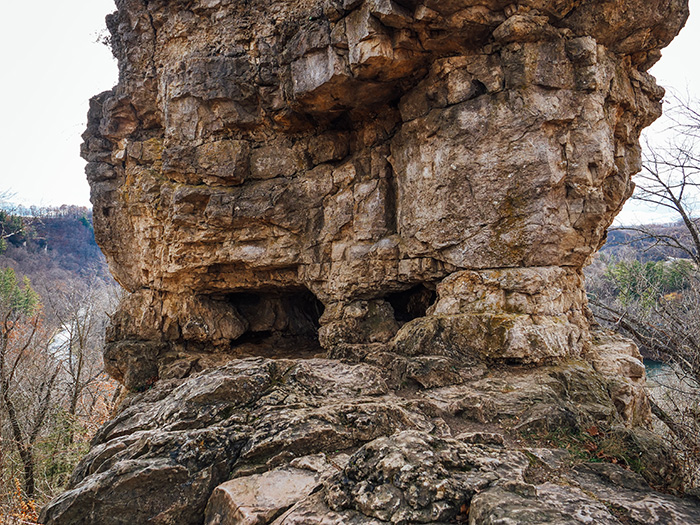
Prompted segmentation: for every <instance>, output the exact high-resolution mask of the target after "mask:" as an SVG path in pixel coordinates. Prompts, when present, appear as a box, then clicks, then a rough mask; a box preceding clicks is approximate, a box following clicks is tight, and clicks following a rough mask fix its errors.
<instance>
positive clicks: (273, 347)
mask: <svg viewBox="0 0 700 525" xmlns="http://www.w3.org/2000/svg"><path fill="white" fill-rule="evenodd" d="M226 299H227V301H228V302H229V303H230V304H231V305H232V306H233V307H235V308H236V310H238V312H239V313H240V315H241V316H242V317H243V318H245V319H246V321H247V322H248V330H247V332H246V333H245V334H243V335H242V336H241V337H239V338H238V339H236V340H235V341H233V342H232V346H233V350H234V352H235V353H236V354H241V355H255V356H265V357H279V358H282V357H297V358H298V357H312V356H315V355H319V354H321V353H323V349H322V348H321V345H320V344H319V342H318V329H319V327H320V322H319V319H320V318H321V315H322V314H323V311H324V305H323V303H322V302H321V301H319V300H318V299H317V298H316V296H315V295H314V294H313V293H311V292H310V291H309V290H307V289H303V290H294V291H291V290H290V291H287V290H284V291H271V292H255V293H249V292H243V293H232V294H228V295H227V296H226Z"/></svg>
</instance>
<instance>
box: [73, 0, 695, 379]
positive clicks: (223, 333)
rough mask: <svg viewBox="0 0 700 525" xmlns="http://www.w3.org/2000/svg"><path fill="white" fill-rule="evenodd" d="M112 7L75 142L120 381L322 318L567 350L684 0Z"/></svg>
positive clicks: (636, 164)
mask: <svg viewBox="0 0 700 525" xmlns="http://www.w3.org/2000/svg"><path fill="white" fill-rule="evenodd" d="M117 5H118V11H117V12H116V13H115V14H114V15H112V16H110V17H109V19H108V25H109V28H110V30H111V32H112V46H113V49H114V52H115V55H116V56H117V58H118V60H119V69H120V81H119V84H118V86H117V87H116V88H115V89H114V90H112V91H110V92H106V93H103V94H102V95H99V96H98V97H96V98H95V99H93V101H92V103H91V109H90V115H89V126H88V131H87V133H86V134H85V145H84V149H83V155H84V156H85V158H86V159H87V160H88V168H87V172H88V177H89V179H90V182H91V185H92V190H93V191H92V198H93V202H94V216H95V230H96V234H97V237H98V242H99V243H100V245H101V246H102V248H103V250H104V251H105V253H106V255H107V258H108V260H109V262H110V266H111V269H112V271H113V272H114V274H115V276H116V277H117V279H118V280H119V282H120V283H121V284H122V285H123V286H124V287H125V288H126V289H127V290H129V291H130V292H131V296H130V297H129V298H128V299H127V300H126V301H125V302H124V304H123V306H122V310H121V313H120V315H118V316H117V317H116V318H115V322H114V324H113V327H112V330H111V331H110V332H109V335H108V343H109V345H108V351H107V354H106V357H107V359H106V363H107V367H108V370H109V371H110V373H111V374H112V375H114V376H115V377H118V378H120V380H122V381H124V382H125V384H127V386H128V387H130V388H142V387H143V386H144V385H145V384H147V383H148V382H151V381H153V380H154V379H155V378H169V377H181V376H183V375H186V374H187V373H189V372H190V371H192V370H200V369H203V368H206V366H208V365H209V364H211V362H214V361H216V360H220V359H219V357H221V355H220V354H224V355H229V356H231V355H233V356H236V355H251V354H252V355H265V354H266V352H268V351H269V350H270V349H274V348H275V347H276V346H277V345H278V341H279V340H280V339H284V340H285V341H289V340H290V338H297V339H299V340H300V341H301V343H300V344H301V346H303V347H304V348H307V349H308V350H309V351H311V352H312V351H313V347H314V346H315V345H314V341H316V340H317V338H318V336H317V332H318V328H319V323H320V325H321V337H320V342H321V344H322V346H323V348H324V349H326V350H329V349H332V348H333V347H334V345H336V344H339V343H343V344H346V343H353V344H363V343H375V342H388V341H390V340H391V339H392V338H393V337H394V336H395V335H396V333H397V332H398V331H399V330H400V329H401V327H402V326H403V325H404V324H405V323H406V322H408V321H412V320H414V319H417V318H418V319H421V318H422V319H424V320H425V319H427V321H424V322H428V323H434V322H436V321H435V320H434V319H432V318H433V317H439V318H440V322H441V323H443V324H446V325H453V324H454V325H455V326H459V330H460V331H461V332H464V331H465V330H466V331H469V332H470V335H469V336H468V337H467V339H469V340H472V341H474V344H475V346H476V347H478V349H479V350H481V349H484V351H485V353H486V354H487V355H488V356H489V357H490V358H492V359H496V360H498V359H507V360H518V361H521V362H542V361H543V360H546V359H547V358H550V357H560V356H563V355H570V356H578V355H581V353H582V352H584V351H585V349H586V347H587V345H588V342H589V335H588V323H587V322H586V320H585V315H584V312H583V310H584V304H585V299H584V296H583V292H582V286H581V267H582V266H583V265H584V264H585V263H586V261H587V259H588V257H589V256H590V255H591V254H592V253H593V252H595V250H596V249H597V248H598V247H599V246H600V245H601V243H602V242H603V241H604V237H605V229H606V227H607V226H608V225H609V224H610V223H611V221H612V219H613V217H614V216H615V214H616V213H617V211H619V209H620V207H621V206H622V203H623V202H624V200H625V199H626V198H627V197H628V196H629V195H630V193H631V191H632V184H631V182H630V176H631V175H632V174H633V173H635V172H636V171H638V170H639V168H640V148H639V143H638V137H639V133H640V130H641V129H642V128H643V127H644V126H646V125H648V124H649V123H650V122H651V121H652V120H654V119H655V118H656V117H657V116H658V115H659V113H660V99H661V97H662V95H663V90H661V89H660V88H659V87H658V86H657V85H656V84H655V82H654V80H653V78H652V77H650V76H649V75H648V74H647V73H646V70H647V69H648V67H649V66H651V65H652V64H653V63H654V62H655V61H656V60H657V59H658V58H659V56H660V53H659V50H660V49H661V48H662V47H663V46H664V45H666V44H667V43H668V42H669V41H670V40H671V38H672V37H673V36H674V35H675V34H676V33H677V31H678V30H679V29H680V27H681V26H682V24H683V22H684V20H685V18H686V16H687V7H686V5H685V4H684V2H683V1H681V0H671V1H669V0H663V1H661V0H654V1H652V2H642V1H640V0H625V1H596V2H582V1H576V0H568V1H556V2H555V1H547V0H529V1H523V2H519V3H516V4H508V3H506V2H501V1H498V0H488V1H484V2H471V1H452V0H450V1H440V2H437V1H428V2H424V3H420V2H418V1H413V0H402V1H398V2H396V1H393V0H366V1H359V0H358V1H354V0H323V1H322V0H285V1H282V2H275V3H274V5H273V4H271V3H270V2H268V1H266V0H254V1H249V2H233V1H227V0H198V1H176V2H172V1H170V2H165V1H148V2H146V1H143V0H119V1H118V2H117ZM463 272H465V273H463ZM445 279H447V281H446V282H444V283H443V280H445ZM482 281H483V282H482ZM436 288H437V290H438V293H439V294H440V297H439V306H436V307H432V308H431V306H432V303H433V302H434V298H435V295H434V291H435V289H436ZM559 290H560V291H561V292H560V293H559V292H558V291H559ZM451 294H457V295H458V296H459V297H456V296H455V297H453V295H451ZM448 305H449V306H448ZM409 306H410V307H409ZM411 307H412V308H411ZM324 308H325V312H323V315H322V316H321V315H320V313H321V312H322V311H323V310H324ZM485 327H488V329H489V330H491V331H492V332H493V336H489V337H488V338H486V339H484V337H483V336H482V334H483V333H484V329H485ZM252 343H254V344H252ZM496 343H497V344H496ZM254 347H257V349H255V348H254ZM214 349H215V350H216V351H217V352H215V353H216V356H212V351H213V350H214Z"/></svg>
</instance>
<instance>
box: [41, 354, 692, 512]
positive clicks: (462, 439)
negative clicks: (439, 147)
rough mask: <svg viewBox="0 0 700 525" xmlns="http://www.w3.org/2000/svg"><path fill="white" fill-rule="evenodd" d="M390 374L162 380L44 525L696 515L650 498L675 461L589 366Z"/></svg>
mask: <svg viewBox="0 0 700 525" xmlns="http://www.w3.org/2000/svg"><path fill="white" fill-rule="evenodd" d="M392 375H394V374H387V373H386V370H385V371H384V373H383V372H382V371H380V369H378V368H376V367H375V366H372V365H369V364H362V363H360V364H351V363H343V362H339V361H336V360H328V359H311V360H307V361H299V360H296V361H293V360H268V359H264V358H249V359H244V360H235V361H232V362H231V363H229V364H227V365H225V366H223V367H220V368H214V369H210V370H208V371H206V372H204V373H202V374H200V375H197V376H194V377H191V378H189V379H186V380H177V381H173V382H170V383H168V382H164V381H163V382H160V383H159V384H157V385H156V386H155V387H154V388H152V389H151V390H149V391H147V392H144V393H141V394H135V395H133V396H132V397H131V398H130V399H129V400H128V402H127V405H128V406H125V407H124V409H123V410H122V411H121V413H120V415H119V416H118V417H117V418H115V419H114V420H113V421H111V422H110V423H108V424H107V425H106V426H105V427H103V428H102V430H101V431H100V432H99V434H98V435H97V436H96V438H95V441H94V443H93V447H92V449H91V451H90V453H89V454H88V455H87V456H86V457H85V458H84V459H83V460H82V461H81V463H80V465H79V466H78V468H77V469H76V471H75V473H74V474H73V478H72V480H71V482H70V487H69V490H68V491H66V492H65V493H64V494H63V495H62V496H61V497H59V498H58V499H56V500H54V501H53V502H52V503H51V504H50V505H49V506H48V507H47V508H45V509H44V512H43V515H42V518H43V520H44V522H45V523H51V524H72V525H78V524H96V523H99V524H104V525H111V524H115V525H116V524H127V523H160V524H183V525H184V524H201V523H206V524H208V525H214V524H225V523H226V524H229V523H235V524H243V523H273V522H274V523H275V524H279V525H281V524H292V523H294V524H302V523H304V524H315V523H317V524H322V523H323V524H326V523H376V524H380V523H405V524H408V523H459V522H466V521H469V522H470V523H473V524H487V523H658V524H672V523H677V524H679V525H680V524H687V523H695V522H698V520H700V505H698V503H697V502H695V501H694V500H683V499H680V498H677V497H674V496H671V495H668V494H663V493H660V492H655V491H654V490H652V489H651V488H650V486H649V483H652V484H653V485H654V486H665V487H667V488H669V487H671V488H672V487H674V486H675V487H676V488H677V482H678V470H677V466H676V464H675V460H674V459H673V457H672V455H671V454H670V452H669V451H668V450H667V449H666V446H665V445H664V443H663V442H662V441H661V440H660V439H659V438H657V437H655V436H654V435H653V434H651V433H650V432H648V431H645V430H643V429H642V428H636V429H635V428H630V427H628V426H625V420H624V412H625V411H624V410H622V411H620V410H617V409H616V408H615V404H614V403H613V402H612V401H611V400H610V395H609V391H608V389H609V388H610V387H611V385H613V384H614V381H615V380H616V378H611V377H606V376H603V375H600V374H599V373H597V372H595V371H594V370H593V368H592V367H591V366H590V365H588V364H586V363H583V362H580V361H577V362H569V363H560V364H558V365H551V366H543V367H538V368H536V369H528V368H506V369H503V370H498V371H493V372H491V373H484V375H483V376H482V377H480V378H478V379H472V380H466V381H465V382H464V383H462V384H460V385H452V386H447V387H437V388H428V389H424V388H422V387H419V386H417V385H416V384H415V383H412V384H413V385H414V386H412V387H411V386H403V387H401V385H396V386H397V387H398V388H397V389H394V388H392V386H391V385H392V380H391V378H390V377H391V376H392ZM404 381H407V380H406V379H405V378H404V379H401V382H402V383H403V382H404ZM592 429H594V430H592ZM622 438H626V439H628V441H630V442H637V443H644V446H642V447H638V448H636V449H635V448H634V447H633V446H629V447H628V448H627V449H626V451H625V454H624V455H621V456H618V457H617V458H615V460H616V461H617V463H618V464H611V463H586V461H587V460H586V459H585V458H583V459H582V457H575V456H574V455H573V454H572V453H568V452H566V451H561V450H557V449H553V450H551V449H550V448H542V447H537V446H535V445H536V444H537V443H539V442H544V443H545V444H548V445H549V447H552V446H553V445H555V443H557V440H558V442H559V443H562V442H564V443H566V444H567V446H568V447H569V448H570V449H571V450H573V451H574V452H576V453H577V454H579V456H580V454H581V452H583V451H585V450H587V449H586V447H588V448H590V450H599V451H600V454H599V455H598V456H596V454H589V455H587V456H585V457H586V458H588V460H590V459H597V457H601V458H604V459H605V458H606V455H605V454H610V453H612V452H610V451H607V449H606V448H605V447H606V440H608V439H610V440H613V441H614V442H620V441H622ZM576 443H579V449H577V448H576V447H575V446H574V447H573V448H572V445H575V444H576ZM533 447H535V448H533ZM610 459H611V458H610V456H607V460H610ZM621 465H622V466H621ZM631 467H633V468H635V469H636V470H638V471H639V472H640V473H641V474H642V475H639V474H636V473H634V472H633V471H631V470H629V468H631ZM591 520H593V521H591ZM620 520H622V521H620ZM624 520H627V521H624Z"/></svg>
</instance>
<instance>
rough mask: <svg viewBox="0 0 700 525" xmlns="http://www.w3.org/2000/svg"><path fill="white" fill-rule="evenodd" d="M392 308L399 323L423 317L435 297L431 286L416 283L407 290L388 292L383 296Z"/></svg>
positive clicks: (435, 294)
mask: <svg viewBox="0 0 700 525" xmlns="http://www.w3.org/2000/svg"><path fill="white" fill-rule="evenodd" d="M385 299H386V300H387V301H388V302H389V304H390V305H391V307H392V308H393V309H394V318H395V319H396V321H397V322H398V323H399V324H405V323H407V322H409V321H412V320H413V319H417V318H418V317H425V315H426V313H427V311H428V308H430V307H431V306H432V305H433V303H434V302H435V300H436V299H437V293H436V292H435V290H434V289H433V288H430V287H428V286H427V285H425V284H418V285H416V286H414V287H413V288H409V289H408V290H402V291H400V292H394V293H390V294H389V295H387V296H386V298H385Z"/></svg>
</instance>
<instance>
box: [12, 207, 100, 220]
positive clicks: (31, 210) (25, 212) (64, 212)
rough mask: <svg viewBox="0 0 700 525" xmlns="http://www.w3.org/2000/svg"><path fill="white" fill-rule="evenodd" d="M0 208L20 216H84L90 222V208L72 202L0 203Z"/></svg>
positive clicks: (68, 217) (67, 217)
mask: <svg viewBox="0 0 700 525" xmlns="http://www.w3.org/2000/svg"><path fill="white" fill-rule="evenodd" d="M0 209H1V210H3V211H6V212H7V213H9V214H12V215H18V216H20V217H36V218H48V219H81V218H83V217H85V218H87V219H89V220H90V221H91V222H92V208H90V207H88V206H76V205H74V204H61V205H60V206H23V205H21V204H11V203H2V204H0Z"/></svg>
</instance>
